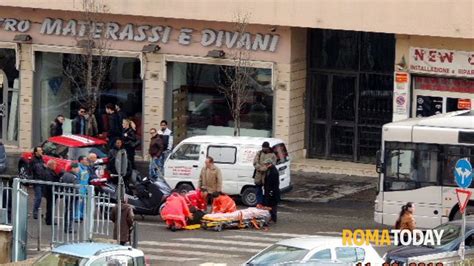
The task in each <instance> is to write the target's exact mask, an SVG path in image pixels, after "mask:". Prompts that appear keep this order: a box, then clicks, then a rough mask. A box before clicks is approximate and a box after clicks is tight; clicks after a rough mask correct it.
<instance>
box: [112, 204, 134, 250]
mask: <svg viewBox="0 0 474 266" xmlns="http://www.w3.org/2000/svg"><path fill="white" fill-rule="evenodd" d="M120 210H121V213H120V214H121V215H120V216H121V217H120V232H117V213H118V204H116V205H115V207H114V208H113V209H112V213H111V215H110V220H112V222H113V223H114V239H115V240H119V242H120V245H122V246H123V245H125V244H126V243H127V242H131V241H130V235H131V232H132V230H133V221H134V218H135V215H134V213H133V208H132V206H131V205H130V204H128V203H127V198H126V197H124V199H123V200H122V204H121V208H120Z"/></svg>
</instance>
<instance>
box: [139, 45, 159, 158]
mask: <svg viewBox="0 0 474 266" xmlns="http://www.w3.org/2000/svg"><path fill="white" fill-rule="evenodd" d="M144 60H145V62H146V63H145V65H146V67H145V76H144V80H143V87H144V88H143V131H142V132H143V136H142V139H143V141H142V143H143V155H144V158H145V159H146V158H148V146H149V145H150V136H149V134H148V132H149V131H150V129H151V128H153V127H154V128H157V129H158V128H159V126H160V121H161V120H163V118H164V113H165V110H164V108H165V106H164V105H165V103H164V99H165V82H164V80H165V71H164V69H163V67H164V62H163V60H164V57H163V55H162V54H153V53H149V54H146V55H145V56H144Z"/></svg>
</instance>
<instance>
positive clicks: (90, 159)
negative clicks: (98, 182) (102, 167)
mask: <svg viewBox="0 0 474 266" xmlns="http://www.w3.org/2000/svg"><path fill="white" fill-rule="evenodd" d="M98 163H99V159H97V154H95V153H93V152H91V153H89V154H88V155H87V171H88V172H89V180H93V179H96V178H99V176H98V173H97V170H98V166H97V164H98Z"/></svg>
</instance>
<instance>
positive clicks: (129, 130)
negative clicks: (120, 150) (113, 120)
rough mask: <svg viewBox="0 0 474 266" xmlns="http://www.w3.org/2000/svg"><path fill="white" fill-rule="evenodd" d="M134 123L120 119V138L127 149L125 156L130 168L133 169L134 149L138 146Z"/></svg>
mask: <svg viewBox="0 0 474 266" xmlns="http://www.w3.org/2000/svg"><path fill="white" fill-rule="evenodd" d="M134 125H135V124H134V123H133V122H132V121H131V120H129V119H124V120H123V121H122V128H123V129H122V139H123V144H124V146H125V150H126V151H127V157H128V159H129V160H130V164H131V166H132V169H135V149H136V148H137V147H138V146H140V141H139V140H138V136H137V132H136V130H135V128H134Z"/></svg>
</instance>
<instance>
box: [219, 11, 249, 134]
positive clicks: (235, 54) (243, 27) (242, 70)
mask: <svg viewBox="0 0 474 266" xmlns="http://www.w3.org/2000/svg"><path fill="white" fill-rule="evenodd" d="M248 19H249V15H248V14H245V15H242V14H238V15H237V16H236V19H235V22H234V30H235V32H238V36H239V40H238V43H237V48H238V49H236V50H234V51H231V52H230V53H228V54H229V56H228V57H229V58H230V59H231V60H232V61H233V63H232V65H231V66H221V72H222V73H223V78H222V80H221V81H220V82H221V84H222V85H219V91H220V92H221V93H222V94H223V95H224V96H225V99H226V101H227V104H228V106H229V109H230V112H231V116H232V119H233V120H234V136H240V128H241V111H242V108H244V106H245V105H246V104H247V100H248V97H249V96H250V92H251V86H250V84H249V83H250V80H251V77H252V75H254V74H255V68H253V67H252V64H251V61H250V59H251V54H250V51H249V50H247V49H246V47H245V44H244V43H243V39H244V38H241V36H243V34H246V33H247V27H248Z"/></svg>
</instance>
